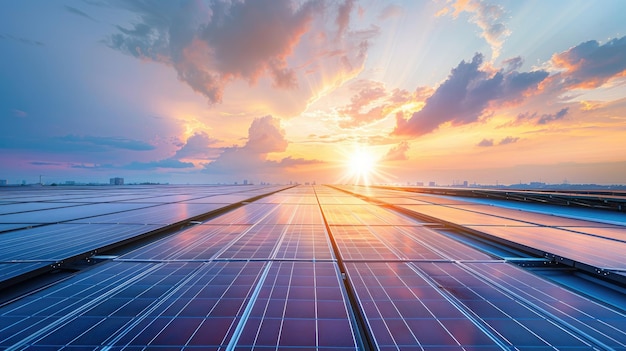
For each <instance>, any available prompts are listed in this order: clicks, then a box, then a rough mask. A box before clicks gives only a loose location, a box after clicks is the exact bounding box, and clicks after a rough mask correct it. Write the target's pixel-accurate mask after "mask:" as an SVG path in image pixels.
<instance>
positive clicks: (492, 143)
mask: <svg viewBox="0 0 626 351" xmlns="http://www.w3.org/2000/svg"><path fill="white" fill-rule="evenodd" d="M518 141H519V138H517V137H511V136H508V137H506V138H503V139H502V140H500V141H499V142H498V143H497V145H508V144H514V143H516V142H518ZM495 145H496V143H495V141H494V140H493V139H487V138H485V139H483V140H481V141H480V142H479V143H478V144H476V146H479V147H492V146H495Z"/></svg>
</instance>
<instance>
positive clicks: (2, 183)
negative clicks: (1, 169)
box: [0, 179, 8, 186]
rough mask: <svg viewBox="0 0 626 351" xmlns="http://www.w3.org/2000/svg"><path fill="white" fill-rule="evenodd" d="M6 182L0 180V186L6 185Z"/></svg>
mask: <svg viewBox="0 0 626 351" xmlns="http://www.w3.org/2000/svg"><path fill="white" fill-rule="evenodd" d="M7 183H8V182H7V180H6V179H0V186H2V185H7Z"/></svg>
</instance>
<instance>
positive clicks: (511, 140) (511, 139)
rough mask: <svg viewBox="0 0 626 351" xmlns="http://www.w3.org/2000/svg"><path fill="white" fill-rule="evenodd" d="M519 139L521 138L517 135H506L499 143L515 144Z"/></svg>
mask: <svg viewBox="0 0 626 351" xmlns="http://www.w3.org/2000/svg"><path fill="white" fill-rule="evenodd" d="M518 141H519V138H516V137H510V136H508V137H506V138H504V139H502V140H500V142H499V143H498V145H508V144H513V143H516V142H518Z"/></svg>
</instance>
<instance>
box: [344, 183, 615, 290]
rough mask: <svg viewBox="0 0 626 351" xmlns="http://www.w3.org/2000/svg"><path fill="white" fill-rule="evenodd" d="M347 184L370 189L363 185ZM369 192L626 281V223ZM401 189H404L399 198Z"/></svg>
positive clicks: (358, 190)
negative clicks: (401, 198)
mask: <svg viewBox="0 0 626 351" xmlns="http://www.w3.org/2000/svg"><path fill="white" fill-rule="evenodd" d="M343 189H344V190H347V191H352V192H355V193H358V194H365V193H364V190H363V189H362V188H360V187H356V188H355V187H351V188H348V187H344V188H343ZM367 192H368V193H367V194H366V196H367V197H370V198H372V199H374V198H375V199H376V201H379V202H386V203H388V204H390V205H393V206H394V207H395V208H400V209H404V210H408V211H409V212H412V213H415V214H419V215H420V216H422V217H426V218H429V217H432V218H437V219H438V220H440V221H444V222H448V223H451V224H454V225H458V226H461V227H463V228H466V229H469V230H472V231H474V232H476V233H480V234H481V235H484V236H488V237H489V238H490V239H491V240H497V241H500V242H504V243H506V244H508V245H512V246H515V247H518V248H520V249H522V250H525V251H528V252H533V253H535V254H537V255H539V256H544V257H546V258H550V259H553V260H555V261H557V262H559V263H563V264H568V265H571V266H576V267H579V268H583V269H586V270H587V271H589V272H592V273H594V274H598V275H600V276H602V277H603V278H606V279H613V280H615V281H617V282H620V283H622V284H626V259H625V257H626V256H625V255H624V253H625V252H626V227H625V226H624V225H619V224H618V223H619V222H615V221H612V222H615V224H613V223H607V222H606V221H594V220H592V219H586V220H582V219H577V218H567V217H561V216H555V215H551V214H545V213H536V212H535V213H533V212H526V211H520V210H518V209H513V208H501V207H496V206H491V205H484V204H477V203H472V202H468V201H464V200H458V199H454V198H447V197H437V196H432V195H426V194H416V193H402V192H398V191H395V190H387V189H373V188H370V189H367ZM399 194H405V195H406V197H405V198H404V199H403V201H398V197H399V196H400V195H399Z"/></svg>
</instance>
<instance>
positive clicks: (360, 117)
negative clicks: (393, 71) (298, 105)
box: [337, 80, 417, 128]
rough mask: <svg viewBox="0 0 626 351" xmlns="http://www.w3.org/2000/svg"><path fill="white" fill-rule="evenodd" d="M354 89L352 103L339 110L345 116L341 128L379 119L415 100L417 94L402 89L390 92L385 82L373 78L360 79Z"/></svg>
mask: <svg viewBox="0 0 626 351" xmlns="http://www.w3.org/2000/svg"><path fill="white" fill-rule="evenodd" d="M352 89H353V90H355V91H356V94H355V95H353V96H352V98H351V99H350V104H349V105H346V106H344V107H342V108H340V109H338V110H337V112H338V113H339V115H340V116H341V117H342V118H343V119H342V120H340V121H339V127H341V128H353V127H358V126H361V125H365V124H369V123H372V122H376V121H379V120H381V119H383V118H385V117H386V116H387V115H388V114H389V113H391V112H393V111H394V110H395V109H397V108H398V107H400V106H402V105H403V104H406V103H408V102H410V101H414V100H415V99H416V95H417V93H415V94H412V93H410V92H408V91H406V90H402V89H394V90H393V91H391V92H390V91H388V90H387V88H386V87H385V85H384V84H383V83H381V82H377V81H371V80H359V81H357V82H356V83H355V84H354V85H353V88H352Z"/></svg>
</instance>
